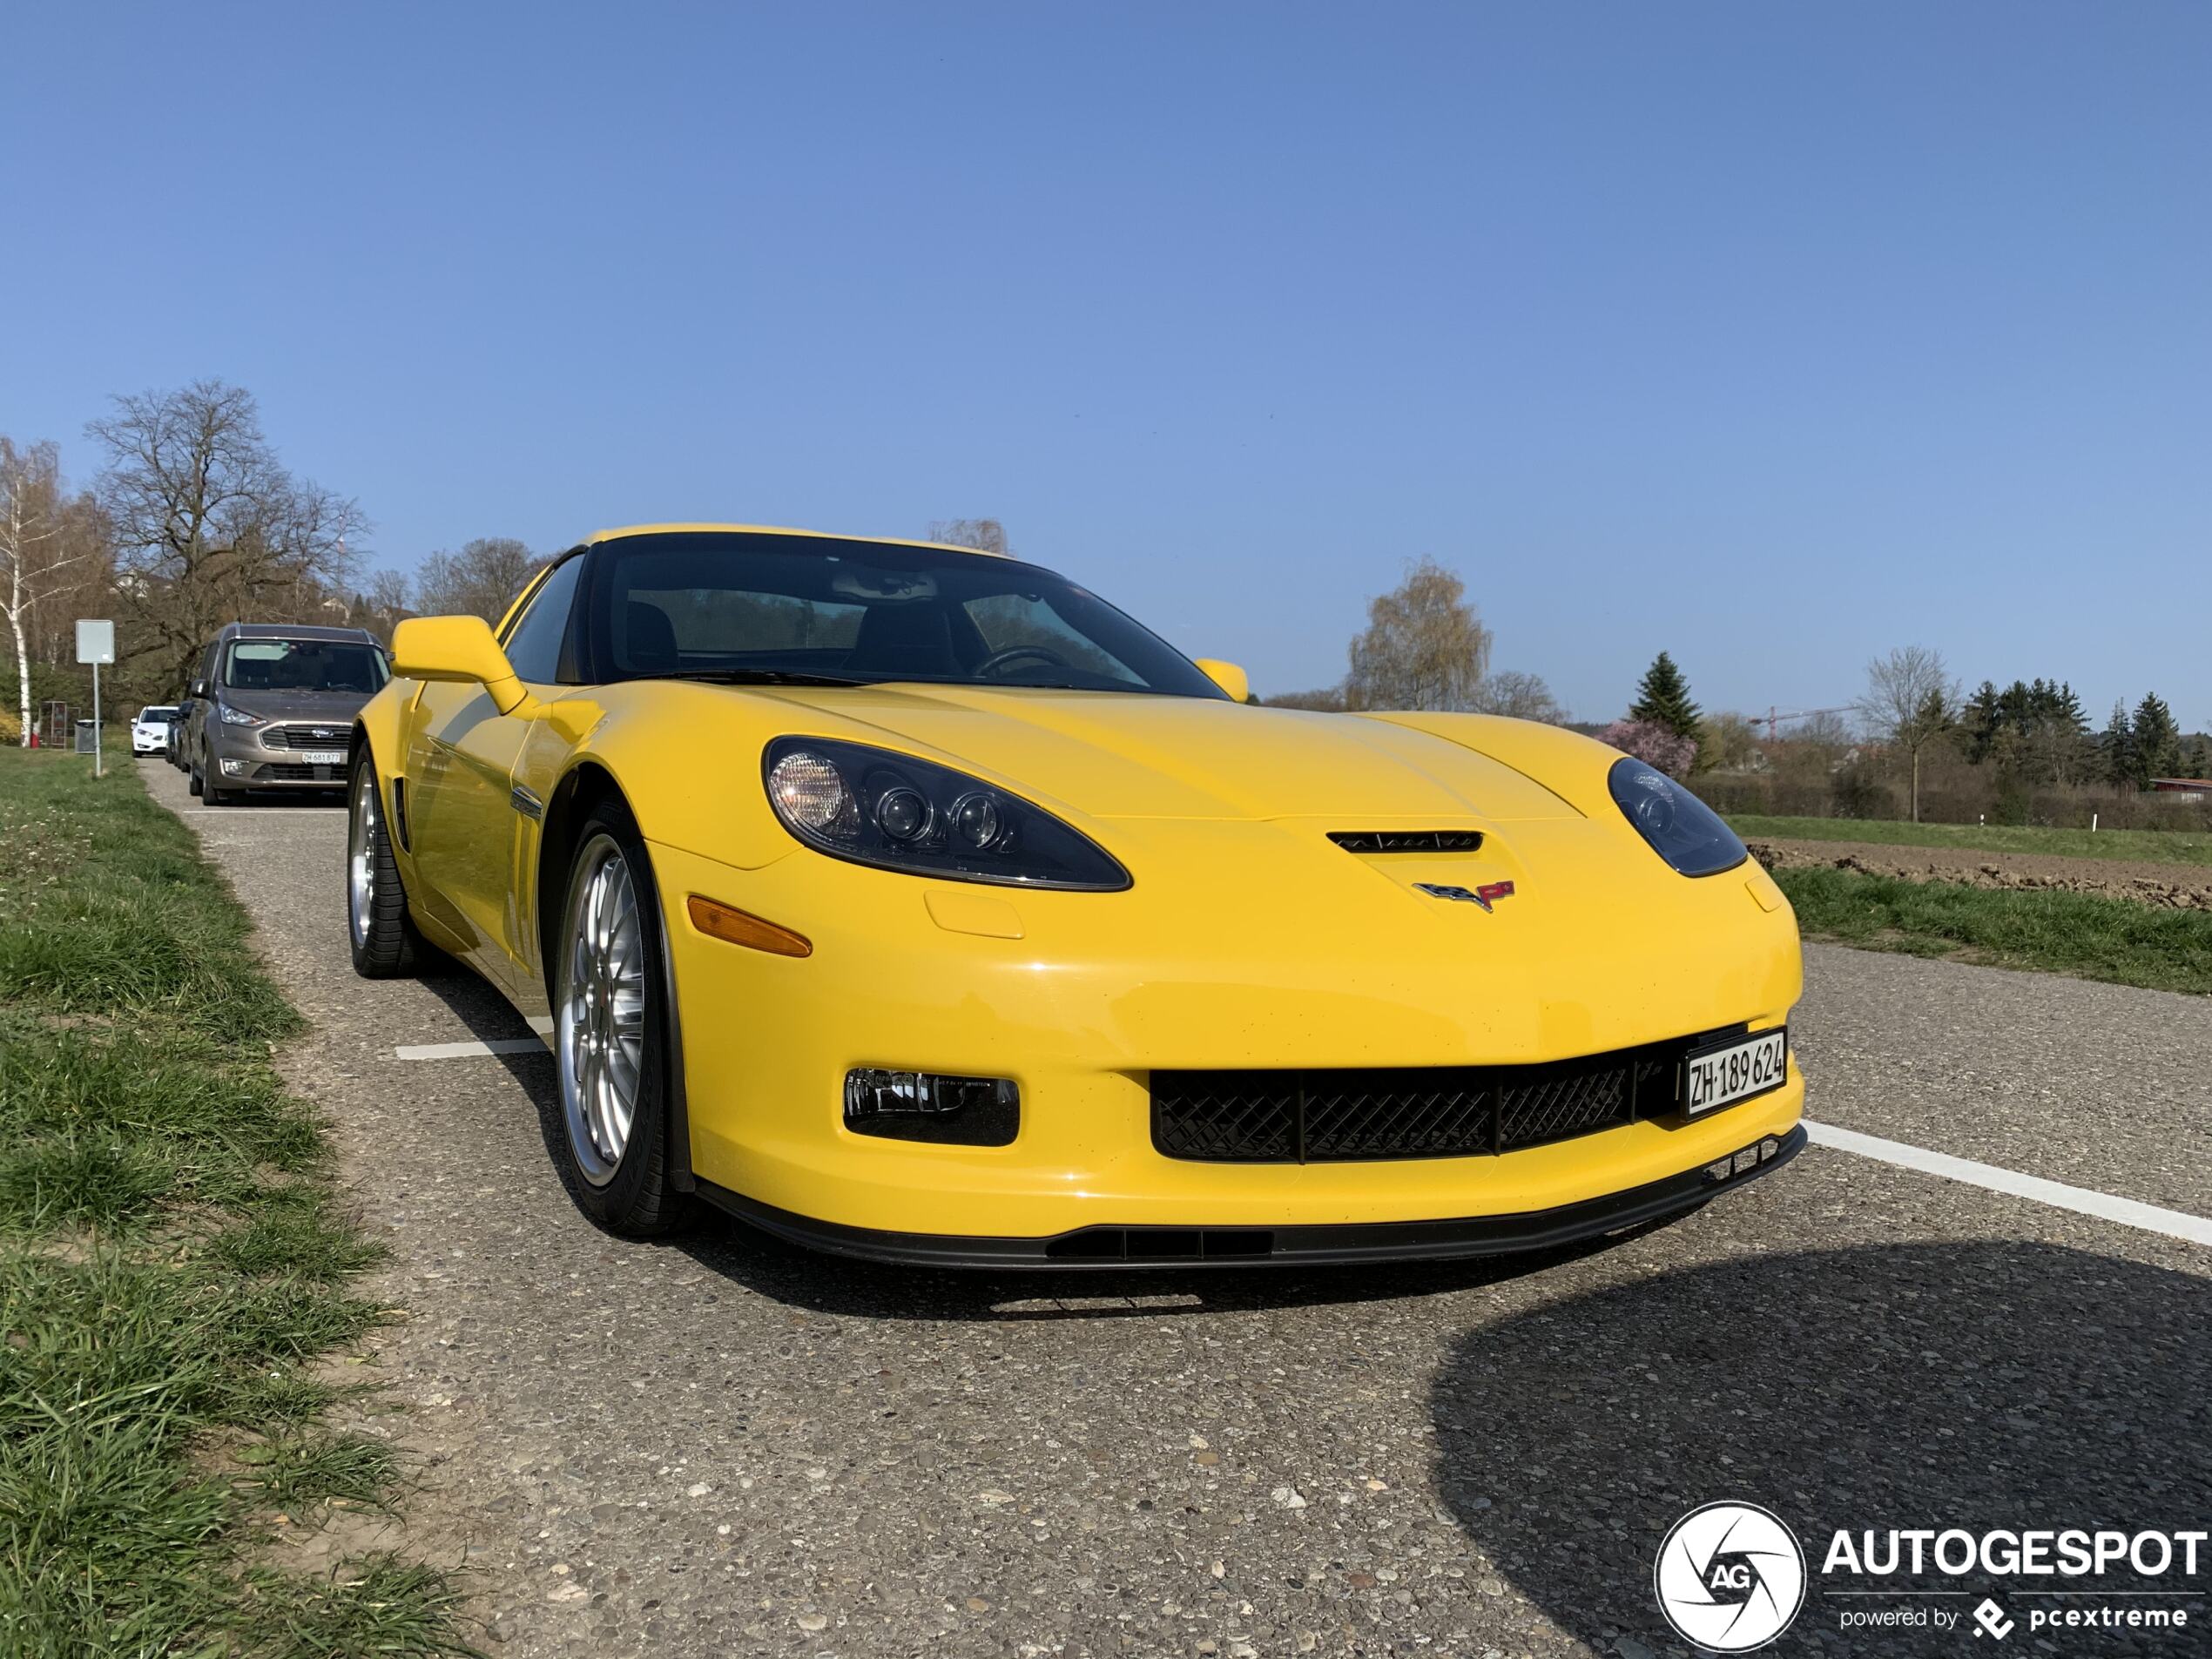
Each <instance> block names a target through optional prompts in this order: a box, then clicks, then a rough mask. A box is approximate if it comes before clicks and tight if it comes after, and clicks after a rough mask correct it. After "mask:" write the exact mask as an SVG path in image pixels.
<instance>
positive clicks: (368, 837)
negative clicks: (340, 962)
mask: <svg viewBox="0 0 2212 1659" xmlns="http://www.w3.org/2000/svg"><path fill="white" fill-rule="evenodd" d="M346 937H347V941H348V942H349V943H350V944H351V945H352V946H353V950H354V972H355V973H356V974H360V975H361V977H362V978H363V979H395V978H397V977H399V976H400V975H401V974H407V973H410V972H412V971H413V970H414V968H415V961H416V958H417V957H419V956H420V955H421V951H422V941H421V935H420V934H417V933H416V932H415V922H414V921H413V919H412V918H410V917H409V916H408V914H407V889H406V888H405V887H402V886H401V884H400V867H399V863H398V861H397V860H395V858H394V857H393V856H392V838H391V835H390V833H389V832H388V830H387V829H386V828H385V826H384V803H383V799H382V797H381V795H380V794H379V793H378V792H377V788H376V763H375V761H374V759H372V758H371V757H370V755H369V752H368V749H367V748H366V747H364V748H363V749H362V750H361V759H359V760H358V761H356V762H355V763H354V780H353V784H352V786H351V789H350V791H349V792H348V795H347V813H346Z"/></svg>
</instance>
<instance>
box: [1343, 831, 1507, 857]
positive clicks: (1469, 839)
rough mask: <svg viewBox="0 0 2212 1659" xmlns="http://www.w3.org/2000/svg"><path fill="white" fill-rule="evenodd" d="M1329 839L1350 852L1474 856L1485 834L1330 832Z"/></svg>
mask: <svg viewBox="0 0 2212 1659" xmlns="http://www.w3.org/2000/svg"><path fill="white" fill-rule="evenodd" d="M1329 839H1330V840H1332V841H1334V842H1335V843H1336V844H1337V845H1338V846H1340V847H1342V848H1343V849H1344V850H1345V852H1347V853H1473V852H1476V851H1478V850H1479V849H1480V847H1481V846H1482V832H1481V831H1480V830H1468V829H1436V830H1331V831H1330V832H1329Z"/></svg>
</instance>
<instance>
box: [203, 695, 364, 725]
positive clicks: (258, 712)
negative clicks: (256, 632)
mask: <svg viewBox="0 0 2212 1659" xmlns="http://www.w3.org/2000/svg"><path fill="white" fill-rule="evenodd" d="M368 697H369V694H368V692H366V691H244V690H241V691H233V692H230V693H228V694H227V695H226V697H225V698H224V701H225V702H226V704H227V705H229V706H230V707H232V708H233V709H236V710H237V711H239V713H241V714H250V715H252V716H253V718H255V719H257V720H329V721H333V722H341V723H346V724H350V723H351V722H352V720H353V718H354V716H355V715H356V714H359V713H360V712H361V710H362V709H363V708H365V707H366V706H368Z"/></svg>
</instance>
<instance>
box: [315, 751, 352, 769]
mask: <svg viewBox="0 0 2212 1659" xmlns="http://www.w3.org/2000/svg"><path fill="white" fill-rule="evenodd" d="M307 764H308V765H311V766H342V765H345V764H346V752H345V751H344V750H343V749H310V750H308V751H307Z"/></svg>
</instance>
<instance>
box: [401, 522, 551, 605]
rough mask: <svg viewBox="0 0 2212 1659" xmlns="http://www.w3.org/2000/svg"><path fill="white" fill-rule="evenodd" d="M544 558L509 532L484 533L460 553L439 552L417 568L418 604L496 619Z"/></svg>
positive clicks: (464, 544) (513, 601) (416, 590)
mask: <svg viewBox="0 0 2212 1659" xmlns="http://www.w3.org/2000/svg"><path fill="white" fill-rule="evenodd" d="M544 563H545V561H544V560H543V559H542V558H540V557H538V556H537V555H536V554H535V553H533V552H531V551H530V550H529V548H527V547H525V546H523V543H520V542H518V541H516V539H515V538H514V537H513V536H478V537H477V538H476V539H475V541H473V542H468V543H463V544H462V549H461V550H460V551H459V552H458V553H447V552H443V551H441V552H436V553H433V554H431V555H429V556H428V557H427V558H425V559H424V560H423V561H422V564H421V568H420V569H419V570H416V571H415V609H416V610H418V611H420V612H421V614H422V615H424V616H426V617H482V618H483V619H484V620H485V621H486V622H489V623H494V624H496V623H497V622H498V621H499V619H500V618H501V617H503V616H505V615H506V614H507V607H508V606H509V605H511V604H514V603H515V596H516V594H518V593H520V592H522V590H523V586H524V584H525V583H528V582H529V579H530V577H533V576H535V575H536V574H537V572H538V570H539V568H540V567H541V566H543V564H544Z"/></svg>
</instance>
